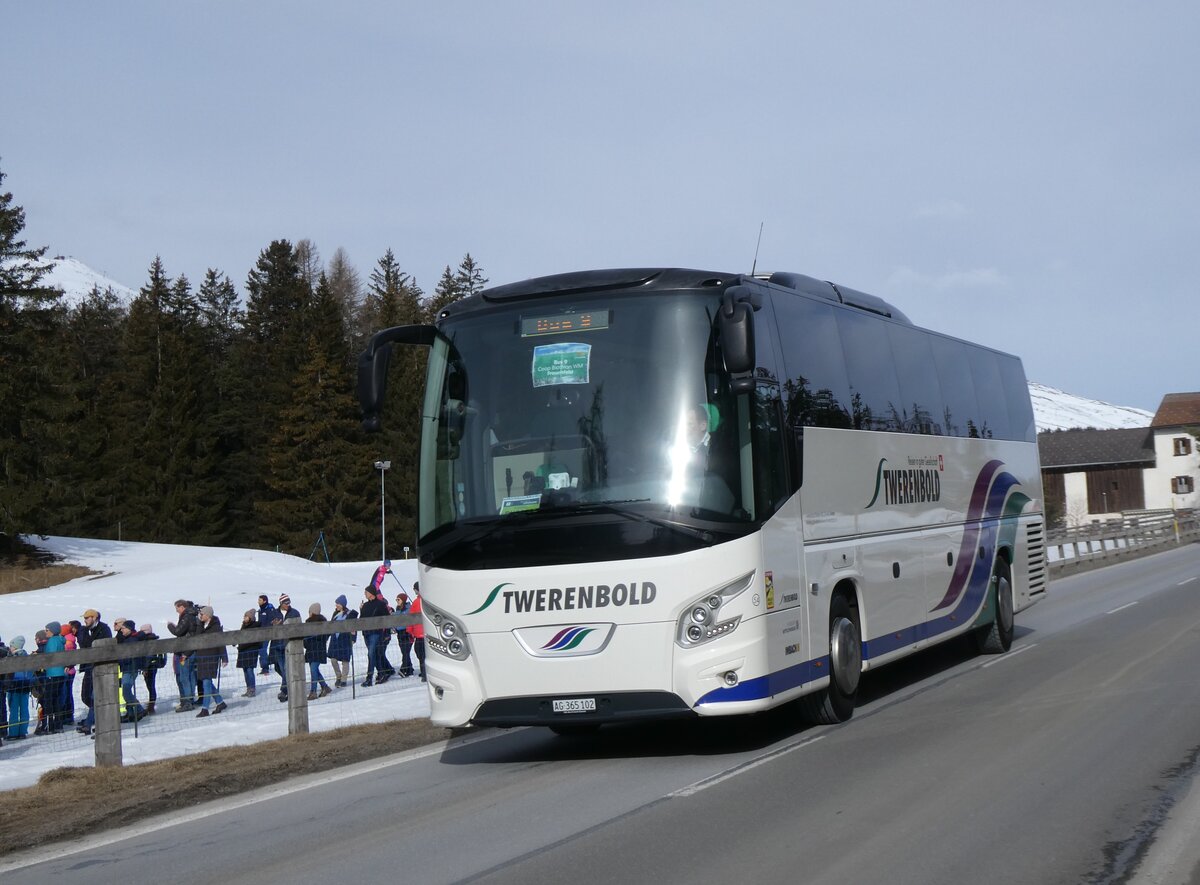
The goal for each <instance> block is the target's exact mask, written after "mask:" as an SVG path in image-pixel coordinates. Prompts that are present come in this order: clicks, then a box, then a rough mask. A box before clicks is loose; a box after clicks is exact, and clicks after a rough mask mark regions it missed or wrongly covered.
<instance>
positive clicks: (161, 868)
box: [0, 545, 1200, 885]
mask: <svg viewBox="0 0 1200 885" xmlns="http://www.w3.org/2000/svg"><path fill="white" fill-rule="evenodd" d="M1050 590H1051V596H1050V598H1049V599H1047V600H1045V601H1044V602H1042V603H1040V604H1038V605H1036V606H1035V607H1034V608H1032V609H1030V610H1029V611H1027V612H1024V613H1022V615H1020V616H1019V617H1018V632H1017V639H1016V641H1015V642H1014V644H1013V648H1012V651H1010V652H1009V653H1008V654H1006V655H1002V656H999V657H976V656H973V655H972V654H970V653H969V651H968V650H967V648H966V646H965V643H952V644H950V645H949V646H946V647H944V648H938V649H933V650H930V651H928V652H925V653H922V654H921V655H918V656H916V657H915V658H913V659H911V660H908V661H905V662H902V663H899V664H895V665H892V666H890V667H885V668H882V669H880V670H879V671H875V672H873V673H870V674H868V675H867V676H866V677H865V678H864V685H863V695H862V698H861V700H860V705H859V707H858V709H857V711H856V712H855V715H854V718H853V719H852V720H850V721H849V722H848V723H844V724H842V725H838V726H825V727H806V726H804V725H802V724H800V723H799V721H798V718H797V712H796V711H795V710H794V709H792V708H786V709H781V710H777V711H773V712H772V713H771V714H769V715H764V716H759V717H754V718H745V719H735V720H728V719H719V720H701V721H693V722H680V723H667V724H657V725H651V726H636V727H632V726H630V727H609V728H605V729H601V730H600V732H599V733H597V734H595V735H592V736H588V737H583V738H561V737H556V736H554V735H552V734H551V733H549V732H548V731H546V730H544V729H520V730H515V731H512V732H503V733H495V736H494V737H493V736H489V735H490V733H483V734H481V735H479V736H478V737H476V738H474V739H472V740H470V741H468V742H465V743H463V744H462V745H459V746H452V747H450V748H448V749H446V750H444V751H442V752H438V753H427V754H425V755H422V754H419V753H418V754H413V755H410V756H406V757H402V758H400V759H396V760H381V761H380V762H379V763H377V764H376V765H374V766H367V768H368V769H369V770H366V771H364V770H363V768H362V767H360V768H358V769H355V770H351V771H346V772H341V773H334V774H332V775H329V776H323V777H318V778H312V779H309V780H308V781H304V782H295V783H291V784H290V785H289V786H288V787H287V789H288V790H289V792H288V793H286V794H285V795H279V794H278V793H275V794H271V793H269V792H268V793H261V792H260V793H257V794H253V795H250V796H247V797H244V798H242V799H240V800H232V801H226V802H223V803H214V804H213V805H211V806H207V807H205V808H202V809H198V810H195V811H193V812H190V813H189V814H187V815H182V816H176V819H177V820H180V821H181V822H178V823H174V824H171V825H168V824H169V823H170V822H169V821H157V822H153V823H152V824H150V825H149V826H141V827H138V828H135V829H131V830H126V831H123V832H120V833H118V834H116V837H115V838H114V837H113V836H108V837H103V838H101V839H100V840H99V841H98V843H89V842H88V841H86V840H82V841H81V834H64V836H63V841H62V842H61V843H60V844H58V845H55V846H51V847H49V848H48V850H47V851H46V852H45V854H44V855H43V857H44V858H46V859H44V860H42V861H41V862H33V863H31V862H30V861H31V860H33V858H30V857H29V856H25V857H22V858H14V859H11V860H9V861H8V862H7V863H2V864H0V879H2V881H3V882H4V883H5V885H19V883H26V882H37V883H45V882H48V881H70V882H72V883H90V882H102V883H112V882H118V881H119V882H126V883H141V882H163V881H166V882H173V883H180V885H183V883H201V882H204V883H208V882H229V883H240V882H253V883H259V885H263V883H275V882H286V883H290V885H301V883H313V885H330V883H335V885H358V883H372V882H384V881H395V882H400V883H409V882H414V883H437V882H463V881H477V882H487V883H518V882H519V883H524V885H528V883H563V882H571V883H572V885H581V883H589V882H605V883H607V882H623V883H630V885H632V883H641V882H654V883H656V885H665V883H675V882H687V883H709V882H713V883H734V885H739V883H741V882H743V881H745V882H753V883H756V885H757V883H774V882H780V883H783V882H787V883H797V882H801V883H826V882H828V883H839V885H843V883H847V882H851V883H888V885H900V883H931V882H933V883H940V882H953V883H960V882H973V883H974V882H985V883H990V882H996V883H1006V885H1007V883H1038V885H1046V883H1060V882H1061V883H1116V882H1139V883H1140V882H1156V883H1157V882H1163V883H1169V882H1189V881H1192V882H1200V879H1198V878H1196V876H1197V873H1196V871H1197V869H1198V867H1200V786H1197V783H1200V782H1197V781H1196V779H1195V777H1194V776H1195V774H1196V772H1197V770H1198V769H1200V545H1190V546H1185V547H1181V548H1178V549H1175V550H1172V551H1169V552H1166V553H1162V554H1158V555H1156V556H1152V557H1147V558H1145V559H1140V560H1136V561H1133V562H1126V563H1121V564H1118V565H1114V566H1110V567H1108V568H1105V569H1102V570H1098V571H1093V572H1089V573H1086V574H1082V575H1077V576H1073V577H1069V578H1063V579H1060V580H1057V581H1055V582H1053V583H1052V585H1051V588H1050ZM286 767H287V760H286V759H280V768H281V770H282V769H286ZM220 776H221V773H220V772H219V771H214V772H213V777H220ZM310 783H311V785H309V784H310ZM81 848H82V850H80V849H81ZM14 862H15V863H19V864H24V865H23V866H19V867H16V868H14V866H13V864H14Z"/></svg>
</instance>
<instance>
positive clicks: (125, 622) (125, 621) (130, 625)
mask: <svg viewBox="0 0 1200 885" xmlns="http://www.w3.org/2000/svg"><path fill="white" fill-rule="evenodd" d="M120 629H122V630H128V631H129V632H130V633H133V632H134V631H135V630H137V624H135V623H134V622H133V621H131V620H129V618H121V627H120Z"/></svg>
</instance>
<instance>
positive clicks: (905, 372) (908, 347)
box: [882, 323, 945, 435]
mask: <svg viewBox="0 0 1200 885" xmlns="http://www.w3.org/2000/svg"><path fill="white" fill-rule="evenodd" d="M882 325H883V326H884V328H886V329H887V335H888V340H889V341H891V344H892V355H893V356H894V357H895V358H896V380H897V382H898V383H899V386H900V403H899V405H900V415H901V418H902V420H903V422H904V427H903V429H904V430H905V431H906V432H908V433H933V434H939V435H940V434H942V433H944V432H945V431H944V430H943V429H942V386H941V384H940V383H939V382H938V373H937V366H935V365H934V362H933V351H932V350H931V349H930V346H929V338H930V336H929V333H928V332H924V331H921V330H920V329H915V328H913V327H912V326H901V325H899V324H896V323H883V324H882Z"/></svg>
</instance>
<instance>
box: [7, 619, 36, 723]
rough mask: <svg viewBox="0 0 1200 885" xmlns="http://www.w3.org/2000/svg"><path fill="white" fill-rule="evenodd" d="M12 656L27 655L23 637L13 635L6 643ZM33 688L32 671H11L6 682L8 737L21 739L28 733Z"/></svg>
mask: <svg viewBox="0 0 1200 885" xmlns="http://www.w3.org/2000/svg"><path fill="white" fill-rule="evenodd" d="M8 648H9V653H10V654H12V655H13V656H14V657H28V656H29V652H27V651H25V637H24V636H14V637H13V638H12V641H11V642H10V643H9V645H8ZM32 690H33V673H31V672H29V671H28V670H26V671H23V672H21V673H13V674H12V676H11V677H10V679H9V682H8V739H9V740H11V741H23V740H25V736H26V735H28V734H29V693H30V692H31V691H32Z"/></svg>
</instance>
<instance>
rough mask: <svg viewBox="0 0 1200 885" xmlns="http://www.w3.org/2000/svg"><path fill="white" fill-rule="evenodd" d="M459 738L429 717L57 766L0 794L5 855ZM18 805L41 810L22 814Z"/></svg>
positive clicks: (1, 848) (1, 842)
mask: <svg viewBox="0 0 1200 885" xmlns="http://www.w3.org/2000/svg"><path fill="white" fill-rule="evenodd" d="M455 733H457V732H454V731H452V730H450V729H446V728H437V727H435V726H433V725H430V723H429V721H428V720H426V719H401V720H397V721H394V722H382V723H378V724H374V725H356V726H353V727H350V728H339V729H336V730H334V731H322V732H318V733H316V734H305V735H295V736H292V737H286V738H280V739H279V740H275V741H264V742H262V743H259V744H251V745H249V746H241V747H221V748H219V749H215V750H208V751H206V752H203V753H195V754H192V755H190V756H182V757H179V758H175V759H163V760H160V761H158V762H143V763H141V764H138V765H126V766H124V767H122V768H56V769H55V770H54V771H48V772H46V773H45V774H43V775H42V776H41V778H40V779H39V780H38V782H37V785H36V786H33V787H23V788H21V789H18V790H8V791H5V792H2V793H0V806H3V807H4V808H7V809H9V812H8V813H4V814H0V855H4V854H8V853H10V852H13V851H19V850H21V849H24V848H32V847H34V846H37V845H50V844H53V843H54V842H56V841H57V840H58V839H61V838H62V834H63V833H74V834H76V835H83V834H92V833H98V832H100V831H102V830H107V829H112V828H114V827H122V826H125V825H127V824H131V823H133V822H135V821H138V820H142V819H144V818H147V817H153V816H154V815H157V814H161V813H163V812H167V811H176V810H178V809H181V808H189V807H191V806H193V805H199V804H200V803H202V802H207V801H208V800H210V799H217V798H220V797H222V796H232V795H234V794H236V793H244V792H246V791H247V790H253V789H256V788H257V787H265V786H268V785H270V784H276V783H279V782H280V781H283V780H285V779H286V778H288V777H296V776H298V775H303V774H312V773H315V772H319V771H328V770H330V769H333V768H340V767H341V766H343V765H351V764H353V763H355V762H365V761H367V760H370V759H376V758H378V757H380V756H387V755H389V754H392V753H399V752H401V751H403V750H411V749H413V748H415V747H421V746H425V745H426V744H431V743H434V742H436V741H440V740H445V739H447V738H449V737H451V736H452V735H453V734H455ZM2 752H3V751H0V753H2ZM9 764H11V762H10V763H9ZM19 808H25V809H33V810H34V813H31V814H22V813H15V812H14V810H15V809H19Z"/></svg>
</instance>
